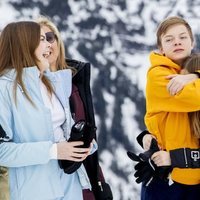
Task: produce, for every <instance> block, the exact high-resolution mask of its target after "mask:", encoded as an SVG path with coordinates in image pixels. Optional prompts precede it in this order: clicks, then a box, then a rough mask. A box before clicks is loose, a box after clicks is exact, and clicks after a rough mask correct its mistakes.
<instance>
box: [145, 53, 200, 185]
mask: <svg viewBox="0 0 200 200" xmlns="http://www.w3.org/2000/svg"><path fill="white" fill-rule="evenodd" d="M150 61H151V67H150V69H149V70H148V72H147V85H146V109H147V112H146V115H145V124H146V126H147V129H148V130H149V131H150V132H151V133H152V134H154V135H155V136H156V137H157V140H158V143H159V145H160V146H161V147H162V149H165V150H167V151H169V150H172V149H176V148H184V147H188V148H199V147H200V145H199V140H198V139H197V138H195V136H194V134H192V133H191V131H190V125H189V119H188V112H193V111H198V110H200V79H197V80H196V81H194V82H193V83H189V84H187V85H186V86H185V87H184V88H183V89H182V90H181V91H180V92H179V93H178V94H176V95H175V96H171V95H170V94H169V92H168V91H167V84H168V82H169V80H167V79H166V76H167V75H171V74H178V73H180V70H181V67H180V66H179V65H177V64H176V63H174V62H173V61H172V60H170V59H169V58H167V57H165V56H162V55H160V54H157V53H155V52H152V53H151V54H150ZM199 123H200V122H199ZM171 177H172V179H173V180H174V181H176V182H178V183H182V184H187V185H195V184H200V169H180V168H174V169H173V171H172V174H171Z"/></svg>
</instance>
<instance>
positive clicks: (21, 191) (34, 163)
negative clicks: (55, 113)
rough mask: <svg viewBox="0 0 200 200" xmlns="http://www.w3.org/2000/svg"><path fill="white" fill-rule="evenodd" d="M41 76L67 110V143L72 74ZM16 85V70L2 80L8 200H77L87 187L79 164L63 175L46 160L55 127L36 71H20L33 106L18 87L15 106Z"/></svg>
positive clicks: (1, 157)
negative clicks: (77, 167) (73, 169)
mask: <svg viewBox="0 0 200 200" xmlns="http://www.w3.org/2000/svg"><path fill="white" fill-rule="evenodd" d="M45 75H46V76H47V77H48V78H49V79H50V80H51V82H52V83H53V85H54V86H55V87H54V89H55V92H56V95H57V97H58V99H59V100H60V102H61V104H62V106H63V108H64V110H65V113H66V122H65V123H64V125H63V130H64V133H65V137H66V138H69V132H70V128H71V125H72V124H70V123H71V116H70V110H69V96H70V94H71V70H62V71H58V72H49V71H47V72H46V73H45ZM14 80H15V71H14V70H10V71H9V72H8V73H7V74H6V75H4V76H2V77H0V108H1V112H0V124H1V125H2V127H3V129H4V130H5V132H6V134H7V138H6V139H5V140H4V141H5V142H2V143H0V166H6V167H9V181H10V193H11V200H35V199H37V200H60V199H63V200H76V199H77V200H79V199H81V198H82V189H83V188H90V187H91V186H90V183H89V179H88V176H87V174H86V171H85V169H84V167H83V165H82V166H81V167H80V168H79V169H78V170H77V172H75V173H73V174H71V175H67V174H64V173H63V170H61V169H60V168H59V165H58V161H57V160H51V159H50V155H49V151H50V148H51V146H52V144H53V143H54V134H53V126H52V120H51V112H50V110H49V109H48V108H47V107H45V105H44V103H43V99H42V95H41V90H40V84H39V81H40V80H39V71H38V69H37V67H29V68H25V69H24V71H23V81H24V83H25V88H26V90H27V93H28V95H29V96H30V97H31V99H32V100H33V102H34V104H35V107H34V106H33V105H31V104H30V102H29V101H28V100H27V98H26V97H25V95H24V91H22V88H21V87H20V85H17V103H15V101H14V95H13V87H14V84H15V82H14ZM8 140H9V142H6V141H8ZM96 148H97V147H96V146H95V149H96ZM80 183H81V184H80Z"/></svg>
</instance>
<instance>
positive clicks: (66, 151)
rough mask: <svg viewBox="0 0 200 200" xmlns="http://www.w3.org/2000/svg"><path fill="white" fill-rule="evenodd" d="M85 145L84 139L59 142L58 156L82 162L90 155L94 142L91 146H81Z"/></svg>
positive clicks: (61, 158) (60, 158)
mask: <svg viewBox="0 0 200 200" xmlns="http://www.w3.org/2000/svg"><path fill="white" fill-rule="evenodd" d="M81 145H83V142H82V141H76V142H67V141H66V142H60V143H57V158H58V159H59V160H70V161H75V162H81V161H83V160H85V159H86V157H87V156H88V155H89V152H90V149H91V148H92V144H91V145H90V147H89V148H80V147H79V146H81Z"/></svg>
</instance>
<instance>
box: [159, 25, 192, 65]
mask: <svg viewBox="0 0 200 200" xmlns="http://www.w3.org/2000/svg"><path fill="white" fill-rule="evenodd" d="M193 45H194V44H193V42H192V40H191V38H190V35H189V32H188V30H187V28H186V27H185V26H184V25H182V24H176V25H173V26H171V27H169V28H168V30H167V31H166V33H164V34H162V35H161V47H160V51H161V53H162V54H163V55H165V56H166V57H168V58H169V59H171V60H172V61H174V62H175V63H177V64H179V65H182V63H183V61H184V60H185V58H187V57H188V56H189V55H190V54H191V51H192V49H193Z"/></svg>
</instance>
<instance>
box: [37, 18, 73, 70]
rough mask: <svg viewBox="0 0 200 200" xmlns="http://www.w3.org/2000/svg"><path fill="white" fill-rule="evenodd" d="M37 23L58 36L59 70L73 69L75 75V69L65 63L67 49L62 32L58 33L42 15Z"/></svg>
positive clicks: (57, 65) (57, 66) (57, 62)
mask: <svg viewBox="0 0 200 200" xmlns="http://www.w3.org/2000/svg"><path fill="white" fill-rule="evenodd" d="M36 22H37V23H39V24H40V26H46V27H48V28H49V29H50V30H51V31H52V32H53V33H54V34H55V36H56V40H57V43H58V47H59V53H58V58H57V61H56V68H57V70H61V69H71V70H72V72H73V73H75V72H76V70H75V68H73V67H70V66H68V65H67V63H66V61H65V47H64V43H63V40H62V38H61V35H60V32H59V31H58V28H57V27H56V25H55V24H54V23H53V22H52V21H51V20H50V19H49V18H48V17H45V16H42V15H41V16H40V17H39V18H38V19H37V20H36Z"/></svg>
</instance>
